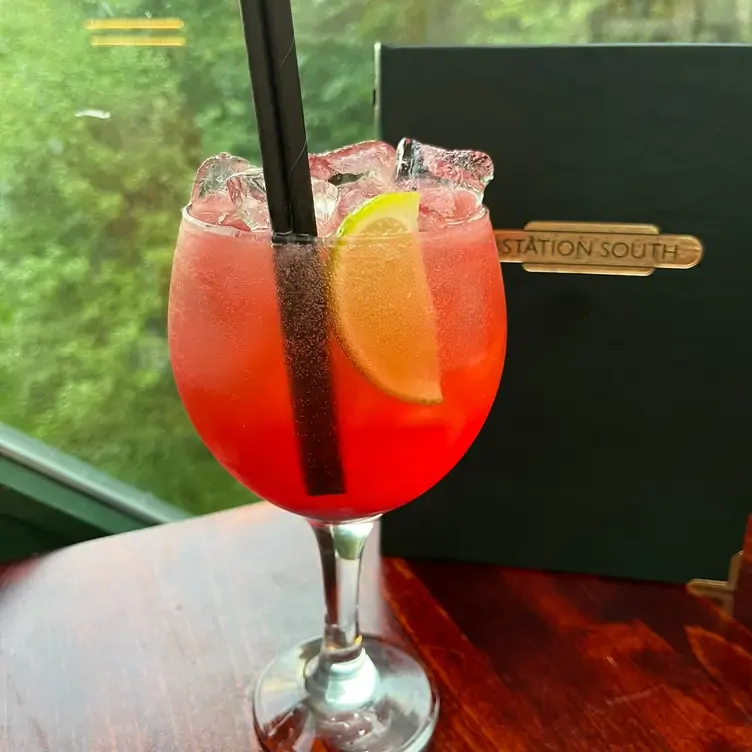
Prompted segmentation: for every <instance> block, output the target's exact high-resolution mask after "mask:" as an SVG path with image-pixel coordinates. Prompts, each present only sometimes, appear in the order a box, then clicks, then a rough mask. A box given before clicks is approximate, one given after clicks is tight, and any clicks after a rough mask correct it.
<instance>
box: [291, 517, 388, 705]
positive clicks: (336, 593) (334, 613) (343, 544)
mask: <svg viewBox="0 0 752 752" xmlns="http://www.w3.org/2000/svg"><path fill="white" fill-rule="evenodd" d="M377 519H378V518H377V517H372V518H369V519H365V520H358V521H357V522H341V523H327V522H319V521H316V520H309V524H310V525H311V528H312V529H313V532H314V534H315V536H316V541H317V543H318V546H319V553H320V555H321V569H322V571H323V575H324V601H325V605H326V618H325V622H324V636H323V639H322V641H321V650H320V652H319V655H318V657H317V658H316V659H315V660H314V661H312V662H311V664H310V665H309V668H308V671H307V676H306V688H307V690H308V693H309V696H310V698H311V700H312V702H313V703H314V704H315V705H318V706H320V707H321V708H325V709H326V710H327V711H329V712H330V711H332V710H339V709H341V710H346V709H348V708H353V707H357V706H359V705H362V704H364V703H365V702H367V701H368V699H369V698H371V697H372V696H373V693H374V691H375V688H376V683H377V682H378V676H377V673H376V669H375V667H374V666H373V663H372V662H371V660H370V658H369V657H368V656H367V655H366V653H365V652H364V651H363V647H362V644H361V643H362V637H361V634H360V626H359V623H358V591H359V585H360V569H361V562H362V559H363V551H364V549H365V546H366V542H367V541H368V538H369V536H370V534H371V531H372V530H373V527H374V523H375V522H376V520H377Z"/></svg>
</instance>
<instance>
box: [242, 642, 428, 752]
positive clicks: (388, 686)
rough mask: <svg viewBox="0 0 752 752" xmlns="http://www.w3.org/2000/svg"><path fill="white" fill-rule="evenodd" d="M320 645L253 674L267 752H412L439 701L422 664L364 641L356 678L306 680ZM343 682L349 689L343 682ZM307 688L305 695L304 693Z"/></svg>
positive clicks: (423, 740) (424, 740)
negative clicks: (256, 675) (323, 682)
mask: <svg viewBox="0 0 752 752" xmlns="http://www.w3.org/2000/svg"><path fill="white" fill-rule="evenodd" d="M320 644H321V642H320V640H313V641H311V642H307V643H304V644H303V645H300V646H298V647H297V648H295V649H293V650H290V651H288V652H286V653H283V654H282V655H279V656H277V657H276V658H275V660H274V661H273V662H272V663H271V664H270V665H269V666H267V668H266V669H265V671H264V673H263V674H262V675H261V678H260V679H259V682H258V684H257V685H256V689H255V692H254V698H253V712H254V720H255V725H256V733H257V735H258V738H259V741H260V742H261V746H262V747H263V748H264V749H265V750H267V752H278V751H280V752H281V751H284V752H324V751H326V752H420V750H423V749H425V748H426V746H427V745H428V742H429V741H430V739H431V736H432V735H433V730H434V728H435V726H436V720H437V718H438V712H439V699H438V694H437V693H436V688H435V687H434V685H433V683H432V682H431V680H430V679H429V677H428V676H427V674H426V671H425V669H424V668H423V666H422V665H421V664H420V663H418V661H417V660H416V659H415V658H413V657H412V656H411V655H410V654H409V653H406V652H405V651H404V650H402V649H401V648H399V647H397V646H396V645H393V644H391V643H389V642H386V641H385V640H382V639H380V638H378V637H374V636H368V635H365V636H364V637H363V647H364V648H365V656H364V659H365V662H366V665H365V666H363V665H360V666H359V668H358V669H357V676H350V677H339V678H338V677H334V679H333V681H331V682H330V683H329V684H327V685H326V686H324V687H323V691H322V686H321V684H320V683H316V682H315V681H314V682H312V681H311V674H312V670H313V669H315V666H316V659H317V656H318V654H319V646H320ZM348 682H349V683H348ZM309 688H310V689H311V691H309Z"/></svg>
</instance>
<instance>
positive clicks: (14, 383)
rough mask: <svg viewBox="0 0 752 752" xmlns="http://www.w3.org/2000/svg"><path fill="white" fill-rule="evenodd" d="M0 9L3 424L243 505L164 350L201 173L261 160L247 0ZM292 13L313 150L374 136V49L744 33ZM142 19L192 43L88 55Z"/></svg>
mask: <svg viewBox="0 0 752 752" xmlns="http://www.w3.org/2000/svg"><path fill="white" fill-rule="evenodd" d="M2 1H3V2H4V3H5V6H4V9H3V11H2V12H0V81H1V82H2V107H0V374H2V377H1V378H2V381H1V382H0V420H2V421H4V422H7V423H10V424H12V425H14V426H16V427H18V428H21V429H23V430H25V431H27V432H29V433H31V434H33V435H35V436H37V437H38V438H40V439H42V440H44V441H47V442H49V443H50V444H52V445H54V446H56V447H59V448H61V449H63V450H64V451H67V452H70V453H72V454H75V455H76V456H78V457H80V458H82V459H85V460H87V461H89V462H91V463H93V464H94V465H96V466H98V467H100V468H102V469H104V470H106V471H108V472H110V473H112V474H113V475H115V476H117V477H118V478H120V479H122V480H125V481H127V482H130V483H132V484H134V485H136V486H139V487H141V488H143V489H146V490H149V491H151V492H152V493H154V494H156V495H157V496H160V497H162V498H164V499H166V500H168V501H171V502H173V503H175V504H178V505H180V506H184V507H186V508H188V509H190V510H192V511H195V512H205V511H211V510H214V509H218V508H222V507H227V506H232V505H236V504H242V503H246V502H248V501H249V500H251V499H252V497H251V495H250V494H249V493H248V492H247V491H246V490H244V489H242V488H241V487H240V486H239V485H238V484H237V483H236V482H235V481H233V480H232V479H231V478H230V477H229V476H228V475H227V474H226V473H225V472H224V471H223V470H222V469H221V468H220V467H219V465H218V464H217V463H216V462H215V461H214V460H213V458H212V457H211V456H210V455H209V453H208V451H207V450H206V449H205V448H204V447H203V446H202V444H201V442H200V441H199V439H198V438H197V436H196V435H195V433H194V431H193V429H192V427H191V425H190V423H189V421H188V419H187V418H186V416H185V413H184V411H183V409H182V406H181V405H180V402H179V399H178V397H177V394H176V391H175V388H174V384H173V381H172V376H171V373H170V367H169V360H168V355H167V347H166V342H165V318H166V303H167V290H168V284H169V275H170V264H171V258H172V250H173V243H174V239H175V234H176V230H177V225H178V217H179V210H180V207H181V206H182V205H183V204H184V203H185V201H186V199H187V194H188V190H189V186H190V182H191V179H192V175H193V173H194V171H195V168H196V167H197V165H198V164H199V163H200V162H201V161H202V159H204V158H205V157H206V156H208V155H210V154H212V153H216V152H219V151H230V152H233V153H236V154H239V155H242V156H245V157H247V158H250V159H252V160H258V142H257V137H256V133H255V123H254V118H253V112H252V106H251V95H250V86H249V79H248V70H247V63H246V60H245V53H244V49H243V40H242V34H241V29H240V24H239V20H238V13H237V4H236V0H182V1H181V2H180V3H178V2H177V1H176V0H153V2H150V1H149V0H118V1H117V2H111V3H109V4H107V3H105V2H95V1H94V0H22V2H21V3H18V4H16V5H15V6H14V7H13V9H12V10H11V9H10V6H9V2H8V0H2ZM293 5H294V12H295V19H296V28H297V34H298V55H299V59H300V64H301V78H302V81H303V88H304V99H305V106H306V115H307V125H308V131H309V141H310V145H311V148H312V149H313V150H316V151H320V150H324V149H327V148H331V147H333V146H336V145H341V144H344V143H351V142H354V141H357V140H361V139H365V138H369V137H372V136H373V115H372V111H371V101H372V100H371V98H372V87H373V63H372V61H373V44H374V43H375V42H377V41H390V42H399V43H455V44H457V43H550V42H560V43H572V42H587V41H592V40H596V41H608V40H609V39H611V38H615V35H617V32H616V31H614V29H616V28H617V26H618V24H617V25H616V26H615V25H614V24H613V23H611V22H613V21H618V22H622V21H623V20H624V19H627V21H628V22H629V23H631V24H632V26H629V24H628V26H629V28H632V29H638V31H634V35H636V37H637V39H638V40H639V38H640V34H641V33H642V32H640V31H639V29H640V28H644V29H647V28H648V27H649V25H648V26H645V25H643V26H642V27H641V26H639V23H642V21H645V22H646V23H647V22H651V23H652V22H654V21H660V22H661V23H662V25H659V26H660V33H661V34H663V35H664V36H665V34H666V33H667V32H666V29H667V28H669V27H670V28H673V29H674V32H672V33H674V36H673V37H671V35H670V34H669V37H670V38H675V39H677V40H680V41H689V40H690V39H692V38H698V39H703V40H710V41H712V40H713V39H724V40H725V37H728V36H729V35H731V37H732V38H734V39H739V40H741V39H744V38H746V30H745V29H743V28H741V27H740V26H739V24H738V18H739V13H738V12H737V10H736V4H735V3H734V2H733V0H723V1H722V0H718V2H717V3H716V4H715V5H713V8H714V9H715V11H714V13H715V15H713V14H712V13H708V14H704V15H702V18H703V19H704V18H710V19H711V20H712V19H715V20H714V21H713V23H714V24H715V25H714V26H712V27H711V26H708V25H707V24H708V23H710V22H709V21H708V22H707V23H706V25H705V26H703V25H702V24H700V23H699V22H698V18H699V16H698V14H699V13H700V11H699V10H698V8H700V6H701V5H702V2H701V0H692V2H691V3H690V2H689V0H655V2H653V3H645V2H636V1H635V2H630V1H629V0H295V2H294V3H293ZM720 5H724V7H726V6H727V7H728V9H729V13H728V14H726V16H723V18H726V17H728V18H730V19H731V18H732V19H733V24H736V26H734V27H733V28H732V30H731V31H729V28H730V27H728V24H727V26H726V27H724V25H723V23H724V22H723V18H721V20H720V21H718V18H719V16H718V12H717V8H718V7H719V6H720ZM708 7H710V6H708ZM646 9H647V10H646ZM651 9H652V10H651ZM147 13H149V14H151V15H152V16H154V17H164V16H179V17H180V18H182V19H183V20H184V21H185V24H186V26H185V34H186V37H187V40H188V44H187V46H185V47H183V48H150V47H135V48H128V47H123V48H98V47H92V46H90V44H89V32H87V31H86V30H85V28H84V22H85V20H86V19H87V18H91V17H100V16H104V15H116V16H141V15H144V14H147ZM688 14H689V15H688ZM693 14H694V15H693ZM630 19H631V21H630ZM640 19H642V21H640ZM688 19H689V20H688ZM633 22H634V23H633ZM610 23H611V25H610V26H609V24H610ZM729 23H732V22H731V21H729ZM634 24H637V25H636V26H635V25H634ZM667 24H668V26H667ZM671 24H673V26H672V25H671ZM618 28H619V29H623V28H624V24H623V23H622V24H621V26H618ZM650 28H654V29H655V28H659V27H658V26H655V24H654V25H653V26H652V27H650ZM719 29H720V30H719ZM724 29H725V30H724ZM647 33H648V32H647V31H646V32H645V33H644V34H643V37H642V38H643V39H645V38H646V36H645V35H646V34H647ZM656 33H657V32H656ZM651 34H652V32H651ZM609 35H611V36H609ZM687 35H690V36H687ZM691 35H694V36H691ZM713 35H715V36H713ZM651 38H652V37H651ZM86 110H99V111H102V112H105V113H109V117H107V118H105V119H102V118H99V117H92V116H91V115H86V114H83V115H82V114H81V113H82V112H83V111H86Z"/></svg>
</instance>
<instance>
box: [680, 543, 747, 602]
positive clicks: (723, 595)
mask: <svg viewBox="0 0 752 752" xmlns="http://www.w3.org/2000/svg"><path fill="white" fill-rule="evenodd" d="M743 556H744V551H739V553H737V554H734V555H733V556H732V557H731V562H730V564H729V574H728V579H727V580H704V579H694V580H690V581H689V582H688V583H687V591H688V592H689V593H691V594H692V595H695V596H697V597H698V598H710V599H711V600H714V601H717V603H718V605H719V606H720V607H721V609H722V610H723V612H724V613H726V614H728V615H729V616H733V613H734V594H735V593H736V587H737V583H738V582H739V573H740V571H741V568H742V558H743Z"/></svg>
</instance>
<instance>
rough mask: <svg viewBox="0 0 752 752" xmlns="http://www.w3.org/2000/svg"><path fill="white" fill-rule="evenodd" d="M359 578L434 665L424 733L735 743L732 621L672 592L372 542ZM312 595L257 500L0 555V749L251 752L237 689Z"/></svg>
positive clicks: (744, 729) (491, 741) (310, 620)
mask: <svg viewBox="0 0 752 752" xmlns="http://www.w3.org/2000/svg"><path fill="white" fill-rule="evenodd" d="M750 536H751V540H752V529H751V530H750ZM748 553H752V546H750V547H749V549H748ZM747 564H748V565H750V568H749V569H748V570H746V574H744V573H743V575H742V578H741V579H740V585H741V588H740V591H741V590H742V589H744V588H747V587H752V580H746V577H747V576H750V577H752V559H749V560H748V562H747ZM745 582H746V584H745ZM364 591H365V592H364V594H363V616H364V619H363V621H364V623H365V626H366V627H367V628H368V629H370V630H378V631H380V632H382V633H385V634H387V635H391V636H392V637H394V638H396V639H398V640H409V641H412V642H413V645H414V647H415V649H416V650H417V652H418V653H419V654H420V655H421V656H422V658H423V660H424V661H425V662H426V663H427V664H428V665H429V666H430V667H431V669H432V670H433V671H434V673H435V674H436V677H437V680H438V683H439V686H440V690H441V694H442V703H443V704H442V714H441V720H440V723H439V728H438V731H437V735H436V737H435V742H434V745H433V749H434V750H437V751H441V752H449V751H450V750H451V752H486V751H487V752H523V751H524V752H528V751H530V752H554V751H559V750H561V752H579V751H580V750H587V751H590V750H592V751H593V752H612V751H613V752H630V751H635V752H637V751H642V750H661V751H665V750H677V752H678V751H679V750H681V751H682V752H694V751H695V750H696V751H697V752H750V750H752V621H750V622H749V623H748V624H747V625H746V626H745V625H744V624H742V623H741V622H740V621H736V620H734V619H731V618H729V617H728V616H724V614H723V613H722V611H721V610H720V609H717V608H716V607H715V606H713V605H712V604H711V603H710V602H706V601H703V600H700V599H696V598H694V597H692V596H690V595H688V594H686V592H685V591H684V589H683V588H682V587H673V586H662V585H654V584H640V583H633V582H623V581H607V580H602V579H598V578H595V577H573V576H563V575H559V576H555V575H548V574H542V573H538V572H526V571H514V570H504V569H500V568H496V567H483V566H477V565H472V566H471V565H468V566H465V565H448V564H428V563H420V564H418V563H407V562H405V561H402V560H384V561H382V562H379V558H378V555H377V551H376V550H375V548H372V550H371V551H370V552H369V561H368V563H367V569H366V577H365V587H364ZM322 608H323V605H322V596H321V591H320V579H319V572H318V563H317V554H316V551H315V548H314V541H313V536H312V534H311V533H310V531H309V530H308V529H307V527H306V524H305V523H304V522H303V521H301V520H299V519H296V518H294V517H292V516H290V515H286V514H284V513H281V512H278V511H276V510H274V509H273V508H271V507H269V506H266V505H258V506H255V507H248V508H245V509H240V510H234V511H231V512H225V513H221V514H217V515H213V516H210V517H204V518H200V519H196V520H190V521H188V522H181V523H177V524H173V525H168V526H164V527H161V528H153V529H150V530H146V531H143V532H138V533H131V534H126V535H122V536H117V537H113V538H108V539H104V540H100V541H95V542H91V543H85V544H82V545H79V546H76V547H73V548H69V549H66V550H63V551H60V552H58V553H55V554H52V555H49V556H46V557H44V558H42V559H38V560H35V561H29V562H26V563H21V564H18V565H15V566H11V567H7V568H5V569H4V570H0V668H1V670H2V676H3V679H4V681H3V683H2V684H0V692H2V695H3V696H2V698H0V699H2V702H1V703H0V749H1V750H2V751H3V752H5V751H6V750H8V751H10V752H42V751H44V752H74V751H76V752H167V751H169V752H215V751H216V752H235V751H237V752H241V751H242V752H246V751H247V750H256V749H258V747H257V744H256V741H255V739H254V735H253V731H252V718H251V706H250V703H249V700H248V695H247V692H246V686H247V685H248V684H249V683H252V682H253V681H254V679H255V677H256V676H257V675H258V672H259V670H260V669H261V668H262V666H263V665H264V664H265V663H266V662H267V661H268V660H269V659H270V658H271V657H272V656H273V655H274V654H275V653H276V652H277V651H278V650H280V649H282V648H283V647H286V646H288V645H290V644H291V643H293V642H295V641H298V640H301V639H303V638H306V637H309V636H311V635H314V634H316V633H318V632H319V630H320V626H321V624H320V623H321V614H322Z"/></svg>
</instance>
